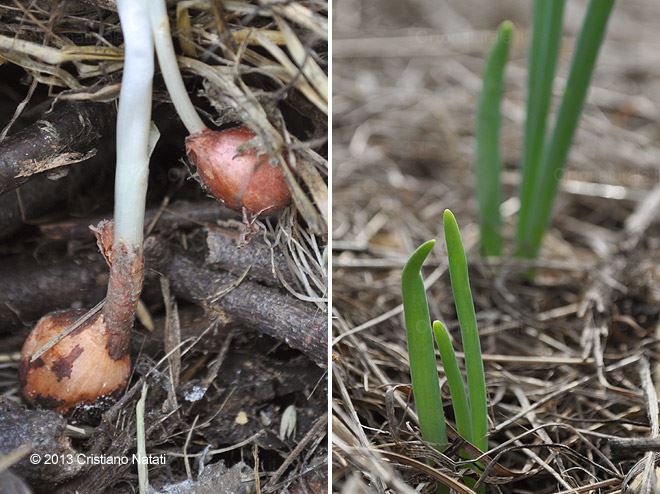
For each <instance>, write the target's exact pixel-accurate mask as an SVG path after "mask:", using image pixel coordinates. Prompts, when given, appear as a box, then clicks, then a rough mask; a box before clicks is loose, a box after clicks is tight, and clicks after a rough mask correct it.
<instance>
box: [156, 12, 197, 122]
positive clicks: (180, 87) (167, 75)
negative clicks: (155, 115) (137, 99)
mask: <svg viewBox="0 0 660 494" xmlns="http://www.w3.org/2000/svg"><path fill="white" fill-rule="evenodd" d="M148 3H149V5H150V9H149V13H150V18H151V29H152V31H153V36H154V43H155V45H156V54H157V55H158V64H159V65H160V72H161V74H163V79H164V80H165V86H167V91H168V92H169V93H170V98H172V103H173V104H174V108H175V109H176V112H177V113H178V114H179V117H180V118H181V121H182V122H183V125H185V126H186V129H188V132H189V133H190V134H197V133H199V132H202V131H204V130H206V125H204V122H202V119H201V118H200V117H199V115H198V114H197V110H195V107H194V106H193V104H192V101H190V96H188V91H187V90H186V86H185V85H184V84H183V78H182V77H181V72H180V71H179V65H178V64H177V61H176V54H175V53H174V46H173V45H172V35H171V33H170V21H169V19H168V18H167V6H166V5H165V0H151V1H150V2H148Z"/></svg>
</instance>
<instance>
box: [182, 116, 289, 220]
mask: <svg viewBox="0 0 660 494" xmlns="http://www.w3.org/2000/svg"><path fill="white" fill-rule="evenodd" d="M254 137H255V134H254V132H252V131H251V130H250V129H247V128H245V127H237V128H234V129H229V130H225V131H221V132H215V131H212V130H206V131H204V132H200V133H199V134H194V135H191V136H189V137H188V138H187V139H186V151H187V153H188V156H189V157H190V159H191V160H192V161H193V162H194V163H195V165H196V166H197V173H198V174H199V177H200V179H201V180H202V182H203V183H204V185H205V186H206V188H207V189H208V191H209V192H210V193H211V194H213V196H214V197H215V198H216V199H218V200H219V201H222V202H223V203H224V204H225V205H226V206H227V207H229V208H231V209H235V210H237V211H240V210H241V209H242V208H245V210H246V211H248V212H249V213H251V214H252V215H257V214H261V215H263V214H270V213H274V212H276V211H279V210H280V209H282V208H284V207H285V206H287V205H288V204H289V202H290V201H291V193H290V192H289V188H288V187H287V185H286V181H285V179H284V174H283V173H282V169H281V168H280V167H277V166H272V165H271V164H270V163H269V162H268V155H266V154H259V153H258V152H257V151H256V150H255V149H253V148H252V149H251V148H249V147H248V146H249V144H248V143H249V142H250V141H251V140H252V139H254Z"/></svg>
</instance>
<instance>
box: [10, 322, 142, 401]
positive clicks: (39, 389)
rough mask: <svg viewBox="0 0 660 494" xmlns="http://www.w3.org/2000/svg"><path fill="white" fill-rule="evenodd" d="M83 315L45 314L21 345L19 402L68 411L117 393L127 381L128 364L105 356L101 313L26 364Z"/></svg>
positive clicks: (127, 359)
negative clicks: (20, 398) (21, 398)
mask: <svg viewBox="0 0 660 494" xmlns="http://www.w3.org/2000/svg"><path fill="white" fill-rule="evenodd" d="M84 314H85V311H84V310H65V311H59V312H51V313H50V314H47V315H45V316H44V317H42V318H41V319H40V320H39V322H38V323H37V325H36V326H35V327H34V329H33V330H32V332H31V333H30V335H29V336H28V338H27V340H25V343H24V344H23V349H22V352H21V366H20V380H21V385H22V390H23V397H24V398H25V400H26V401H27V402H28V403H30V404H33V405H36V406H39V407H42V408H50V409H54V410H56V411H58V412H60V413H63V414H64V413H67V412H69V411H71V410H72V409H73V408H74V407H75V406H76V405H78V404H94V403H95V402H97V400H99V399H100V398H104V397H111V396H114V395H116V394H118V393H119V392H120V391H121V390H122V389H123V388H124V387H125V386H126V383H127V381H128V378H129V375H130V372H131V360H130V356H129V355H128V354H125V355H123V356H122V357H121V358H117V359H115V358H113V357H111V356H110V351H109V346H108V342H109V341H110V340H111V338H110V335H109V334H108V331H107V325H106V323H105V320H104V318H103V314H98V315H96V316H94V317H93V318H92V319H90V320H89V321H87V322H85V323H83V324H82V325H81V326H80V327H79V328H77V329H75V330H74V331H73V332H72V333H71V334H69V335H67V336H65V337H64V338H63V339H62V340H60V341H59V342H58V343H57V344H56V345H55V346H53V347H52V348H50V349H49V350H48V351H47V352H46V353H44V354H43V355H42V356H40V357H39V358H38V359H36V360H35V361H34V362H31V358H32V355H34V353H35V352H36V351H38V350H39V349H40V348H41V347H42V346H43V345H44V344H46V343H47V342H48V341H49V340H50V339H51V338H53V337H54V336H56V335H58V334H59V333H60V332H62V331H63V330H65V329H66V328H68V327H69V326H70V325H71V324H73V323H74V322H76V321H77V320H78V319H79V318H80V317H81V316H83V315H84Z"/></svg>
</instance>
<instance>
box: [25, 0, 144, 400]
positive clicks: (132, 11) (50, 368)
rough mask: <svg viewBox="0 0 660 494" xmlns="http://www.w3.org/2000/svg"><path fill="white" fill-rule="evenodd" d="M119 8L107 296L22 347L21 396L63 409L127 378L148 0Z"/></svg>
mask: <svg viewBox="0 0 660 494" xmlns="http://www.w3.org/2000/svg"><path fill="white" fill-rule="evenodd" d="M117 10H118V12H119V18H120V22H121V27H122V32H123V35H124V53H125V55H124V72H123V75H122V88H121V93H120V96H119V111H118V114H117V164H116V175H115V214H114V219H115V222H114V232H113V231H112V230H111V229H109V228H105V227H104V229H103V232H102V235H103V236H104V237H105V240H106V241H104V242H103V243H104V245H105V244H112V256H108V258H110V257H111V258H112V265H111V267H110V278H109V282H108V291H107V295H106V298H105V303H104V305H103V310H102V311H101V312H100V313H98V314H94V315H93V316H92V317H90V318H89V319H88V320H86V321H85V322H83V323H82V324H80V326H78V327H76V328H75V329H74V330H73V331H72V332H70V333H68V334H66V333H67V330H68V329H70V328H71V327H72V325H74V323H78V322H80V319H81V317H82V316H83V315H85V314H86V311H85V310H66V311H60V312H54V313H50V314H48V315H46V316H44V317H43V318H42V319H41V320H40V321H39V322H38V323H37V325H36V326H35V328H34V329H33V330H32V332H31V333H30V335H29V336H28V338H27V340H26V341H25V343H24V345H23V350H22V353H21V368H20V371H19V372H20V378H21V384H22V392H23V397H24V398H25V400H26V401H27V402H28V403H31V404H35V405H37V406H41V407H44V408H54V409H55V410H57V411H59V412H61V413H67V412H69V411H71V410H72V409H73V408H74V407H75V406H76V405H78V404H96V403H97V402H99V401H102V399H103V398H106V397H113V396H115V395H116V394H117V393H118V392H120V391H121V390H122V389H123V388H124V386H125V385H126V383H127V382H128V377H129V375H130V367H131V363H130V355H129V343H130V337H131V330H132V329H133V321H134V319H135V311H136V309H137V303H138V300H139V297H140V292H141V290H142V281H143V275H144V256H143V250H142V236H143V228H144V209H145V200H146V193H147V178H148V175H149V149H148V148H149V132H150V122H151V93H152V77H153V71H154V55H153V51H154V47H153V39H152V36H151V25H150V21H149V10H148V5H147V4H146V3H145V2H135V1H133V0H118V1H117ZM105 225H106V226H108V225H109V223H106V224H105ZM57 338H60V339H59V340H58V341H56V340H57ZM54 341H55V343H54V344H53V342H54ZM37 353H38V354H39V355H37Z"/></svg>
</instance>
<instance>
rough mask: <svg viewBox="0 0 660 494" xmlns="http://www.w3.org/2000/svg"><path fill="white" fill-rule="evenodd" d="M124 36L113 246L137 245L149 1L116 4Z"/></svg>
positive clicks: (144, 156) (143, 179) (145, 171)
mask: <svg viewBox="0 0 660 494" xmlns="http://www.w3.org/2000/svg"><path fill="white" fill-rule="evenodd" d="M117 10H118V12H119V20H120V22H121V29H122V33H123V35H124V73H123V76H122V83H121V92H120V93H119V111H118V113H117V165H116V171H115V239H114V244H115V246H117V245H119V243H124V244H125V245H127V246H130V247H132V248H134V249H139V248H141V246H142V240H143V228H144V209H145V202H146V196H147V181H148V178H149V154H148V143H149V129H150V123H151V88H152V81H153V74H154V46H153V39H152V37H151V28H150V27H151V25H150V22H149V2H144V1H139V0H138V1H136V0H117Z"/></svg>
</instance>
